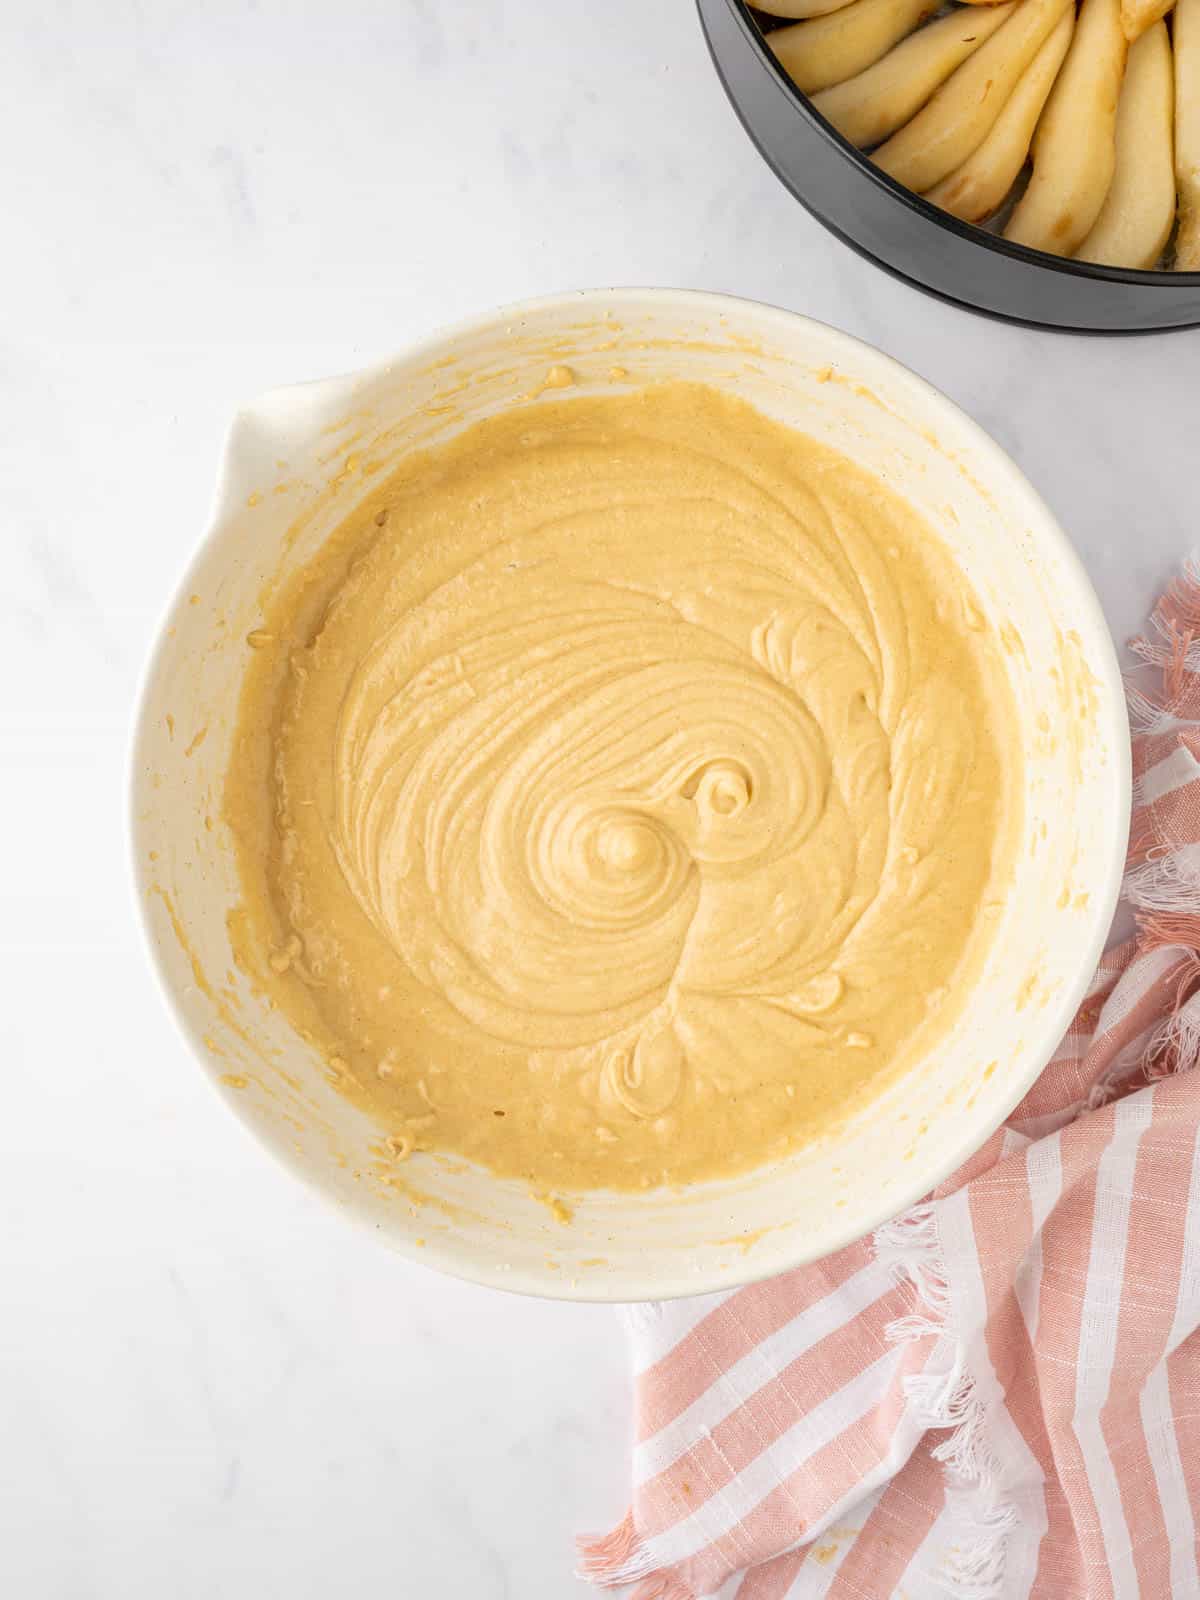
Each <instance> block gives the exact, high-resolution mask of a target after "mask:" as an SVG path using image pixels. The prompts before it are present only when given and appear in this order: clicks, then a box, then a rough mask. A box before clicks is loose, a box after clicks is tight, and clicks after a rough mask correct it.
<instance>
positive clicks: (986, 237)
mask: <svg viewBox="0 0 1200 1600" xmlns="http://www.w3.org/2000/svg"><path fill="white" fill-rule="evenodd" d="M725 3H726V4H727V5H728V7H729V10H730V11H731V12H732V14H733V16H734V19H735V20H736V21H737V23H738V24H739V26H740V27H741V28H742V30H743V32H744V33H745V35H746V37H747V39H748V41H749V43H750V44H751V46H752V47H753V49H754V50H755V52H756V53H757V54H758V56H759V58H760V59H761V61H762V63H763V65H764V66H765V67H766V68H767V69H768V71H769V72H770V73H771V76H772V77H773V79H774V80H775V82H776V84H777V85H778V87H779V88H781V89H782V90H783V91H784V93H785V94H786V95H787V97H788V98H789V99H790V100H791V102H792V104H793V106H794V107H795V108H796V110H797V111H799V112H800V114H801V115H802V116H804V117H806V118H807V119H808V121H809V122H810V123H811V124H812V125H813V127H814V129H815V130H816V131H817V133H819V134H820V135H821V137H822V138H823V139H824V140H825V142H826V143H827V144H829V145H831V146H832V147H833V148H834V149H836V150H837V151H838V152H839V153H840V154H841V155H842V157H843V158H844V159H845V160H847V161H850V162H852V163H853V164H854V165H855V166H856V167H858V169H859V170H860V171H861V172H863V173H865V174H866V175H867V177H869V178H870V179H871V181H872V182H873V183H874V185H875V187H876V188H878V189H881V190H883V191H884V192H885V193H887V194H890V195H891V196H892V198H893V199H894V200H896V201H898V202H899V203H900V204H901V205H904V206H906V207H907V208H908V210H910V211H915V212H916V214H917V215H918V216H920V217H923V218H924V219H925V221H927V222H929V223H932V224H933V225H934V226H936V227H939V228H944V229H945V230H946V231H947V232H948V233H953V234H957V235H958V237H959V238H961V239H964V240H966V241H967V242H969V243H972V244H977V245H981V246H982V247H983V248H984V249H987V250H990V251H991V252H992V253H993V254H995V255H998V256H1004V257H1007V258H1008V259H1009V260H1010V261H1020V262H1023V263H1025V264H1027V265H1032V266H1036V267H1041V268H1042V269H1043V270H1045V271H1048V272H1056V273H1059V274H1061V275H1062V276H1064V277H1070V278H1079V279H1082V280H1084V281H1100V282H1107V283H1121V284H1127V285H1131V286H1138V287H1144V288H1152V289H1167V290H1172V289H1192V290H1195V289H1196V288H1197V287H1200V271H1197V272H1175V271H1168V270H1166V269H1164V268H1162V267H1109V266H1104V265H1102V264H1101V263H1099V262H1091V261H1077V260H1075V259H1074V257H1072V256H1056V255H1053V254H1051V253H1050V252H1049V251H1046V250H1034V249H1031V248H1030V247H1029V246H1028V245H1023V244H1014V243H1013V242H1012V241H1011V240H1009V239H1005V238H1004V237H1003V235H1001V234H996V233H989V232H988V230H987V229H986V228H980V227H978V226H976V224H975V223H972V222H964V221H963V220H962V219H961V218H960V217H956V216H954V215H953V214H952V213H951V212H949V211H943V210H942V208H941V207H940V206H935V205H933V204H932V203H931V202H930V201H928V200H926V199H925V197H924V196H923V195H919V194H915V193H914V192H913V190H911V189H906V188H905V186H904V185H903V184H902V183H898V182H897V181H896V180H895V179H894V178H892V177H890V176H889V175H888V174H887V173H886V172H881V171H880V169H879V168H878V167H877V166H876V165H875V163H874V162H873V161H872V160H871V158H870V156H868V155H866V154H864V153H863V151H861V150H860V149H859V148H858V147H857V145H853V144H851V143H850V141H849V139H847V138H846V137H845V135H844V134H841V133H839V132H838V130H837V129H836V128H835V127H834V125H833V123H832V122H830V121H829V120H828V119H827V118H826V117H824V116H822V115H821V113H820V111H818V110H817V108H816V106H815V105H814V104H813V103H812V101H811V99H810V98H809V97H808V95H806V94H805V93H804V92H803V90H801V89H798V88H797V87H796V85H795V84H794V83H793V82H792V80H791V78H790V77H789V76H788V74H787V73H786V72H785V71H784V69H783V67H782V66H781V64H780V62H779V59H778V57H777V56H776V55H775V52H774V51H773V50H771V49H770V47H769V46H768V44H767V35H766V34H765V33H764V32H763V30H762V29H761V28H760V27H759V25H758V23H757V22H756V21H755V18H754V11H755V9H756V8H755V7H753V6H752V5H751V4H750V0H725ZM777 20H780V21H783V22H784V25H785V26H786V23H787V19H777ZM702 25H703V24H702ZM717 65H718V68H719V65H720V64H719V62H718V63H717ZM819 220H820V221H821V222H823V223H825V219H824V218H823V217H822V218H820V219H819ZM825 226H827V227H828V226H829V224H828V223H825ZM833 231H835V232H838V234H839V237H841V238H845V235H844V234H842V233H841V232H840V230H838V229H834V230H833ZM846 242H847V243H850V244H851V245H853V247H854V248H855V249H858V250H859V252H860V254H862V253H863V251H862V248H861V246H858V245H854V241H853V240H846ZM870 259H871V260H873V261H874V260H875V259H876V258H875V257H874V256H871V257H870ZM881 264H882V263H881ZM889 270H892V269H889ZM898 276H900V277H902V278H904V281H906V282H913V283H917V285H918V287H920V288H921V289H922V290H923V291H924V292H926V293H934V294H938V291H936V290H929V289H927V288H926V286H925V285H924V284H921V283H919V282H918V280H916V279H908V278H907V277H905V275H904V274H903V273H900V274H898ZM938 298H947V297H946V296H943V295H940V294H938ZM952 303H953V304H956V305H958V304H961V303H962V302H959V301H953V302H952ZM971 309H972V310H975V309H980V308H976V307H974V306H972V307H971ZM986 314H988V315H992V316H996V317H999V318H1000V319H1001V320H1003V321H1007V322H1011V321H1014V320H1016V321H1024V319H1021V318H1015V319H1014V318H1013V317H1010V316H1008V315H1007V314H1005V313H999V312H991V313H986ZM1029 326H1034V327H1043V326H1045V325H1044V324H1042V323H1031V324H1029ZM1061 331H1062V332H1064V333H1071V332H1085V331H1095V332H1101V331H1103V332H1107V333H1113V332H1118V331H1123V332H1127V333H1171V332H1177V331H1179V330H1178V328H1176V327H1174V326H1172V325H1167V326H1164V327H1162V328H1157V327H1156V328H1145V329H1142V328H1129V329H1124V330H1116V329H1105V330H1084V329H1071V328H1062V329H1061Z"/></svg>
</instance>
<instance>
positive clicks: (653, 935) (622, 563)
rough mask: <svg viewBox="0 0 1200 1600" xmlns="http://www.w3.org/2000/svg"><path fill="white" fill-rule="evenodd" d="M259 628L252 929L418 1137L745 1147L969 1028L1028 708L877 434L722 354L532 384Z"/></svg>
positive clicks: (389, 1114) (699, 1157)
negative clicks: (608, 376) (519, 402)
mask: <svg viewBox="0 0 1200 1600" xmlns="http://www.w3.org/2000/svg"><path fill="white" fill-rule="evenodd" d="M262 629H263V633H264V634H265V635H266V637H267V638H268V639H269V640H270V641H271V643H270V644H269V645H268V647H267V648H259V649H257V650H254V651H248V652H247V654H248V658H249V660H248V666H247V676H246V680H245V687H244V690H243V696H242V703H241V707H240V712H239V731H238V736H237V740H236V742H235V747H234V756H233V760H232V763H231V766H230V770H229V773H228V777H227V782H226V793H225V813H226V818H227V820H228V822H229V823H230V825H231V827H232V829H233V832H234V836H235V839H236V842H237V850H238V861H239V871H240V875H241V879H242V884H243V903H242V905H241V907H240V908H239V910H238V911H237V912H236V913H235V915H234V918H233V925H232V932H233V935H234V943H235V948H236V950H237V952H238V956H239V960H240V961H241V962H242V963H243V965H245V966H246V967H247V968H248V969H249V970H250V971H251V972H252V973H253V974H254V976H255V977H256V979H257V981H258V982H259V983H261V984H262V985H263V986H264V987H265V988H266V989H267V990H268V992H269V993H270V995H271V996H272V997H273V998H274V1000H275V1001H276V1003H277V1004H278V1005H279V1006H280V1007H281V1008H282V1009H283V1010H284V1011H285V1013H286V1014H287V1015H288V1016H289V1017H290V1018H291V1019H292V1020H293V1021H294V1022H295V1024H296V1025H297V1027H299V1028H301V1029H303V1030H304V1031H305V1032H306V1033H307V1034H308V1035H310V1036H311V1037H312V1039H313V1041H314V1042H315V1044H316V1045H317V1047H318V1048H320V1049H321V1050H322V1051H323V1052H324V1054H325V1055H326V1057H327V1059H328V1060H330V1061H331V1062H332V1063H333V1064H334V1066H335V1069H336V1071H337V1074H338V1080H339V1083H340V1084H341V1086H342V1087H343V1089H344V1090H345V1092H346V1093H347V1094H348V1095H349V1096H350V1097H351V1098H352V1099H354V1100H355V1101H356V1102H358V1103H359V1104H360V1105H361V1106H362V1107H363V1108H364V1109H365V1110H367V1111H368V1112H369V1113H370V1114H371V1115H372V1116H373V1117H374V1118H376V1119H377V1120H378V1122H379V1124H380V1126H381V1128H382V1129H383V1130H384V1131H386V1132H388V1133H389V1134H390V1135H391V1139H392V1148H393V1150H394V1151H395V1152H396V1153H397V1154H398V1155H407V1154H409V1153H410V1152H411V1151H413V1150H418V1151H419V1150H433V1151H438V1152H442V1153H448V1154H454V1155H457V1156H461V1157H466V1158H469V1159H472V1160H475V1161H479V1162H481V1163H483V1164H484V1165H486V1166H487V1167H489V1168H490V1169H492V1170H493V1171H495V1172H497V1173H500V1174H502V1175H508V1176H514V1177H520V1178H522V1179H525V1180H527V1181H529V1182H530V1183H531V1184H532V1185H534V1186H535V1187H536V1188H541V1187H545V1188H550V1187H553V1188H555V1189H588V1188H600V1187H604V1188H615V1189H630V1188H637V1187H644V1186H647V1185H651V1184H659V1183H683V1182H692V1181H700V1180H704V1179H708V1178H713V1177H717V1176H722V1175H728V1174H732V1173H735V1172H740V1171H746V1170H749V1169H751V1168H753V1167H756V1166H759V1165H761V1164H762V1163H764V1162H766V1161H769V1160H772V1159H775V1158H777V1157H780V1156H782V1155H785V1154H786V1153H787V1152H789V1151H790V1150H792V1149H795V1148H796V1147H797V1146H799V1145H801V1144H803V1143H804V1142H806V1141H808V1140H810V1139H812V1138H813V1137H814V1136H816V1135H818V1134H820V1133H821V1132H823V1131H825V1130H827V1129H829V1128H830V1127H832V1126H833V1125H835V1124H836V1122H837V1121H838V1120H839V1119H841V1118H843V1117H845V1116H846V1115H847V1114H848V1113H850V1112H851V1111H853V1110H854V1109H856V1108H857V1107H860V1106H861V1105H862V1104H863V1103H864V1100H867V1099H869V1098H870V1096H871V1095H872V1094H873V1093H874V1092H876V1091H877V1090H878V1089H879V1088H880V1087H881V1086H882V1084H883V1083H884V1082H885V1081H887V1080H889V1079H890V1078H891V1077H892V1076H893V1075H894V1074H896V1073H898V1072H901V1071H903V1070H905V1069H906V1068H907V1067H911V1066H912V1065H913V1064H914V1063H915V1062H917V1061H919V1059H920V1057H921V1056H922V1055H923V1054H924V1053H925V1052H926V1051H927V1050H928V1049H929V1048H930V1046H931V1045H932V1043H933V1042H934V1041H935V1040H936V1039H938V1038H939V1037H941V1036H942V1035H943V1034H944V1033H945V1031H946V1030H948V1029H949V1028H950V1027H951V1026H952V1025H953V1023H954V1021H955V1019H956V1017H957V1015H958V1013H959V1011H960V1009H961V1003H962V1001H963V999H964V998H965V995H966V993H967V992H968V990H969V988H970V986H971V984H972V982H973V981H974V979H975V977H976V975H977V973H978V971H979V969H980V968H981V966H982V963H983V961H984V959H985V958H986V954H987V950H988V946H989V943H990V939H991V933H992V930H993V928H994V926H995V917H994V913H995V911H996V910H997V909H998V907H999V906H1000V905H1001V904H1002V902H1003V897H1004V894H1005V892H1006V889H1007V885H1008V882H1009V880H1010V877H1011V871H1012V864H1013V855H1014V851H1015V847H1016V839H1017V836H1018V831H1019V823H1020V816H1019V807H1020V799H1019V796H1020V788H1021V750H1020V744H1019V740H1018V738H1017V735H1016V732H1015V730H1016V728H1017V726H1018V723H1017V717H1016V714H1015V709H1014V706H1013V702H1012V699H1011V694H1010V690H1009V686H1008V682H1007V679H1006V676H1005V670H1004V666H1003V655H1002V652H1001V650H1000V648H999V646H998V643H997V640H996V638H995V636H994V632H993V630H992V628H991V627H990V626H989V625H988V624H987V622H986V620H985V616H984V612H983V608H982V606H981V605H980V603H979V601H978V599H977V598H976V596H975V595H974V594H973V592H972V590H971V587H970V585H969V583H968V581H967V579H966V578H965V576H964V574H963V573H962V571H961V570H960V569H959V568H958V567H957V566H956V564H955V563H954V562H953V560H952V558H951V557H950V555H949V554H948V552H947V551H946V549H945V548H944V546H943V545H942V543H941V541H940V540H939V539H938V537H937V535H936V533H935V532H934V530H933V529H932V528H931V527H930V526H929V525H928V524H927V523H926V522H925V521H924V520H923V519H922V518H920V517H919V516H917V515H916V514H915V513H914V512H913V511H912V510H911V508H910V507H908V506H907V505H906V504H905V503H904V502H903V501H902V500H900V499H899V498H898V497H896V496H894V495H893V494H892V493H891V492H890V491H889V490H888V489H887V488H886V486H885V485H884V484H883V483H881V482H880V481H879V480H878V479H877V478H874V477H872V476H870V475H869V474H867V473H866V472H864V471H863V470H862V469H861V468H859V467H857V466H856V465H855V464H854V463H852V462H851V461H850V460H849V459H848V458H846V457H844V456H842V455H840V454H839V453H837V452H835V451H833V450H831V449H829V448H828V447H826V446H824V445H822V444H819V443H817V442H816V441H814V440H812V439H810V438H808V437H806V436H804V435H803V434H801V433H798V432H796V431H795V430H793V429H790V428H788V427H785V426H783V425H781V424H779V423H777V422H774V421H772V420H770V419H768V418H767V417H765V416H764V415H762V414H761V413H759V412H757V411H756V410H754V409H752V408H751V407H750V406H748V405H746V404H745V403H744V402H741V401H737V400H734V399H732V398H730V397H728V396H723V395H721V394H719V393H718V392H717V391H715V390H712V389H709V388H706V387H702V386H698V385H687V384H663V385H661V386H651V387H649V388H646V389H643V390H639V391H636V392H633V393H627V394H621V395H604V396H600V397H592V396H580V397H578V398H570V399H557V398H556V399H554V400H551V401H541V402H539V403H538V404H536V405H531V406H530V405H526V406H519V407H516V408H514V409H512V410H510V411H508V412H505V413H503V414H500V415H497V416H494V417H491V418H489V419H487V420H485V421H483V422H479V423H476V424H475V425H474V426H472V427H470V428H468V429H467V430H466V431H464V432H463V433H461V434H459V435H458V436H457V437H456V438H454V439H453V440H451V441H450V442H449V443H447V444H444V445H442V446H439V447H438V448H436V449H434V450H431V451H428V452H426V453H423V454H417V455H412V456H409V457H407V458H406V459H403V460H402V461H400V462H399V464H398V465H397V467H396V469H395V470H394V472H393V473H392V474H391V475H390V476H388V477H386V480H385V481H383V482H382V483H381V486H380V487H379V488H378V489H377V490H374V491H373V492H372V494H371V496H370V498H369V499H368V500H367V501H366V502H365V503H364V504H363V505H362V506H361V507H360V508H359V509H358V510H357V511H356V512H355V513H354V514H353V515H352V516H351V517H349V518H348V519H347V521H346V522H345V523H344V524H343V525H342V526H341V527H340V528H339V529H338V530H337V532H336V533H335V534H334V536H333V537H332V538H331V539H330V540H329V541H327V543H326V545H325V546H324V548H323V549H322V551H321V552H320V553H319V555H318V556H317V557H316V559H315V560H314V561H313V562H312V563H311V564H310V565H309V566H308V567H307V569H306V570H305V571H304V572H303V573H302V574H301V576H300V578H299V579H298V580H294V581H293V582H292V583H291V584H290V585H289V586H288V587H287V589H286V590H285V591H284V592H281V593H280V595H279V596H278V597H277V598H276V599H275V600H274V602H273V603H272V604H271V605H270V606H269V607H268V608H267V614H266V616H265V617H264V620H263V624H262Z"/></svg>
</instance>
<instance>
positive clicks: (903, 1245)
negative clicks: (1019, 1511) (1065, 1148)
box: [874, 1202, 1017, 1600]
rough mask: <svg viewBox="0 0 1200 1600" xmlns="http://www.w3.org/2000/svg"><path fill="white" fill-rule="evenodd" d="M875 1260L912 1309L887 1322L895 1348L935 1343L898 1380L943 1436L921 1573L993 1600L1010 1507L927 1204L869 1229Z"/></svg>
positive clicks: (962, 1599) (958, 1591)
mask: <svg viewBox="0 0 1200 1600" xmlns="http://www.w3.org/2000/svg"><path fill="white" fill-rule="evenodd" d="M874 1243H875V1254H876V1258H877V1259H878V1260H879V1261H880V1262H881V1263H882V1264H883V1265H884V1266H887V1267H889V1268H890V1269H891V1271H892V1273H893V1275H894V1276H895V1277H896V1278H897V1280H898V1281H899V1282H902V1283H907V1284H910V1285H911V1286H912V1289H913V1291H914V1295H915V1299H916V1302H917V1304H916V1307H915V1309H914V1310H913V1311H912V1312H910V1313H909V1315H907V1316H904V1317H898V1318H897V1319H896V1320H895V1321H893V1322H891V1323H890V1324H889V1325H888V1329H887V1336H888V1338H889V1339H891V1340H893V1341H894V1342H896V1343H898V1344H904V1343H907V1342H908V1341H910V1340H912V1339H919V1338H926V1337H929V1336H930V1335H933V1336H935V1337H937V1339H938V1340H939V1343H938V1345H937V1346H936V1347H935V1349H934V1352H933V1355H932V1357H931V1358H930V1360H929V1361H928V1363H927V1364H926V1366H925V1368H924V1370H923V1371H921V1372H916V1373H910V1374H909V1375H908V1377H906V1378H905V1380H904V1394H905V1397H906V1399H908V1400H909V1401H910V1403H911V1404H912V1405H913V1407H914V1409H915V1411H916V1412H917V1415H918V1417H919V1419H920V1421H921V1422H922V1423H923V1424H924V1426H925V1427H927V1428H948V1429H950V1430H951V1431H950V1434H949V1436H948V1437H947V1438H946V1439H944V1440H943V1441H942V1442H941V1443H940V1444H939V1445H938V1446H937V1447H936V1448H935V1449H934V1451H933V1452H932V1453H933V1457H934V1459H935V1460H937V1461H940V1462H941V1464H942V1466H943V1468H944V1471H945V1483H946V1510H947V1523H948V1529H947V1538H946V1544H947V1550H946V1553H945V1556H944V1558H943V1560H942V1561H941V1562H940V1563H939V1570H938V1571H937V1572H936V1573H933V1572H931V1573H930V1574H929V1575H928V1576H929V1579H930V1581H931V1582H933V1583H935V1584H937V1585H938V1586H939V1587H942V1588H944V1591H945V1593H947V1594H948V1595H952V1596H953V1597H954V1600H1000V1597H1001V1595H1002V1594H1003V1583H1004V1557H1005V1550H1006V1545H1007V1539H1008V1534H1009V1532H1010V1531H1011V1530H1012V1529H1013V1528H1014V1527H1015V1526H1016V1522H1017V1516H1016V1511H1015V1508H1014V1507H1013V1506H1011V1505H1009V1504H1008V1503H1006V1502H1005V1501H1004V1500H1003V1499H1002V1497H1001V1495H1000V1490H999V1478H1000V1464H999V1462H998V1461H997V1459H996V1457H995V1455H994V1453H993V1451H992V1449H991V1448H990V1446H989V1444H988V1442H987V1439H988V1428H987V1421H988V1413H987V1406H986V1404H985V1402H984V1401H983V1399H982V1398H981V1397H980V1394H979V1391H978V1388H977V1386H976V1383H975V1377H974V1374H973V1373H972V1372H971V1370H970V1368H969V1366H968V1365H967V1361H966V1350H965V1347H964V1343H963V1340H962V1337H961V1335H960V1332H959V1329H958V1326H957V1319H956V1317H955V1314H954V1306H953V1302H952V1299H951V1295H950V1287H949V1281H948V1278H947V1273H946V1258H945V1254H944V1252H943V1249H942V1242H941V1238H940V1235H939V1233H938V1226H937V1212H936V1210H935V1209H934V1206H933V1205H932V1203H930V1202H926V1203H924V1204H923V1205H919V1206H914V1207H913V1209H912V1210H911V1211H908V1212H906V1213H905V1214H904V1216H902V1217H896V1218H894V1219H893V1221H891V1222H886V1223H884V1225H883V1226H882V1227H881V1228H878V1229H876V1231H875V1240H874Z"/></svg>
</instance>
